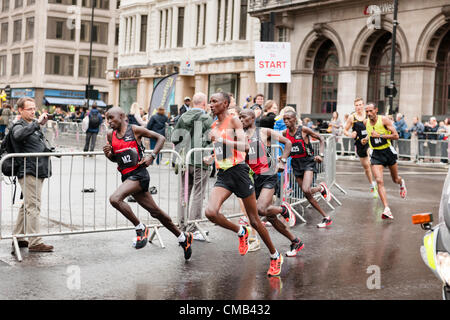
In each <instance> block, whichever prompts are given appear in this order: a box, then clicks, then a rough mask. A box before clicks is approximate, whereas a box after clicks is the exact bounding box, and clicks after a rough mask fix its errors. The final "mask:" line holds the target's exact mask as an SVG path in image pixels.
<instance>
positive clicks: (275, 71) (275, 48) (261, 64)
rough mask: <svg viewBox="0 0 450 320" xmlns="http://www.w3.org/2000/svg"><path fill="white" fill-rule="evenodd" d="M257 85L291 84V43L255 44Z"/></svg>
mask: <svg viewBox="0 0 450 320" xmlns="http://www.w3.org/2000/svg"><path fill="white" fill-rule="evenodd" d="M255 80H256V82H257V83H266V82H268V83H279V82H283V83H287V82H291V43H290V42H266V41H264V42H255Z"/></svg>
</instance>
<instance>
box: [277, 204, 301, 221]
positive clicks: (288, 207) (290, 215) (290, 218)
mask: <svg viewBox="0 0 450 320" xmlns="http://www.w3.org/2000/svg"><path fill="white" fill-rule="evenodd" d="M281 206H282V207H284V208H286V211H287V212H286V214H285V215H282V216H283V218H284V219H286V222H287V223H288V224H289V227H293V226H295V222H296V221H297V220H296V218H295V214H294V211H292V208H291V205H290V204H289V203H287V202H283V203H282V204H281Z"/></svg>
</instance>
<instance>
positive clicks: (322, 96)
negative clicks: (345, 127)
mask: <svg viewBox="0 0 450 320" xmlns="http://www.w3.org/2000/svg"><path fill="white" fill-rule="evenodd" d="M338 68H339V58H338V54H337V50H336V47H335V45H334V43H333V41H331V40H327V41H325V42H324V43H323V44H322V45H321V46H320V49H319V51H318V52H317V55H316V60H315V62H314V83H313V100H312V110H313V112H314V113H333V112H334V111H336V104H337V92H338V75H339V73H338V72H339V71H338Z"/></svg>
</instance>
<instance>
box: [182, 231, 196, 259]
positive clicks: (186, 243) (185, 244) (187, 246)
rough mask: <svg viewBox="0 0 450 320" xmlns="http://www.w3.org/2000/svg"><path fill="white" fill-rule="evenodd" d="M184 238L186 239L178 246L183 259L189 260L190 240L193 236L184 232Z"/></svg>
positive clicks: (190, 251)
mask: <svg viewBox="0 0 450 320" xmlns="http://www.w3.org/2000/svg"><path fill="white" fill-rule="evenodd" d="M184 236H185V237H186V239H185V240H184V241H183V242H180V243H179V244H180V246H181V247H182V248H183V251H184V259H186V260H189V258H190V257H191V255H192V248H191V244H192V240H193V235H192V233H190V232H185V233H184Z"/></svg>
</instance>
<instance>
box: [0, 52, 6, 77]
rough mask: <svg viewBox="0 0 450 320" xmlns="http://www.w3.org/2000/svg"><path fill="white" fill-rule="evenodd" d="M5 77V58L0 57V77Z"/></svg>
mask: <svg viewBox="0 0 450 320" xmlns="http://www.w3.org/2000/svg"><path fill="white" fill-rule="evenodd" d="M2 76H6V56H0V77H2Z"/></svg>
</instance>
